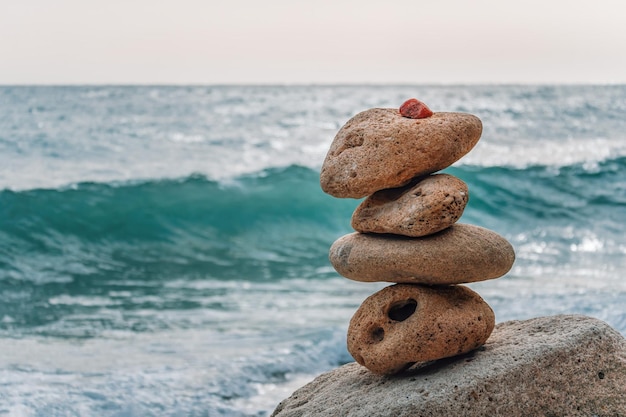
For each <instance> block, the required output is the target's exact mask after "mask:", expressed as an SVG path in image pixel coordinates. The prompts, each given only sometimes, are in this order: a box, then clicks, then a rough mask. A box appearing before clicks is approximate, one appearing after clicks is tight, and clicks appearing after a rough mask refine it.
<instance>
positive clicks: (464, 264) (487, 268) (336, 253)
mask: <svg viewBox="0 0 626 417" xmlns="http://www.w3.org/2000/svg"><path fill="white" fill-rule="evenodd" d="M329 258H330V262H331V263H332V265H333V267H334V268H335V269H336V270H337V272H339V273H340V274H341V275H343V276H344V277H346V278H350V279H353V280H355V281H363V282H373V281H388V282H397V283H415V284H429V285H435V284H438V285H445V284H460V283H466V282H475V281H483V280H488V279H493V278H498V277H500V276H502V275H504V274H506V273H507V272H508V271H509V270H510V269H511V267H512V266H513V262H514V261H515V252H514V250H513V247H512V246H511V244H510V243H509V242H508V241H507V240H506V239H505V238H503V237H502V236H500V235H498V234H497V233H496V232H493V231H491V230H489V229H485V228H483V227H480V226H474V225H470V224H462V223H455V224H453V225H452V226H450V227H448V228H447V229H444V230H442V231H441V232H438V233H435V234H432V235H429V236H424V237H406V236H397V235H389V234H385V235H378V234H372V233H359V232H355V233H351V234H348V235H345V236H342V237H340V238H339V239H337V240H336V241H335V242H334V243H333V244H332V246H331V247H330V254H329Z"/></svg>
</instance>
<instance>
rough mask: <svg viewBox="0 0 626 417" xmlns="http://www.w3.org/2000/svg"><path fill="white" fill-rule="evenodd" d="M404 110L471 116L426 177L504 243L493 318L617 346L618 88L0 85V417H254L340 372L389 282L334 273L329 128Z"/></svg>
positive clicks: (343, 212) (624, 200)
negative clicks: (557, 323) (462, 142)
mask: <svg viewBox="0 0 626 417" xmlns="http://www.w3.org/2000/svg"><path fill="white" fill-rule="evenodd" d="M413 97H415V98H418V99H420V100H421V101H423V102H425V103H426V104H427V105H428V106H429V107H430V108H431V109H432V110H433V111H457V112H468V113H472V114H474V115H476V116H478V117H479V118H480V119H481V120H482V122H483V134H482V137H481V139H480V141H479V142H478V144H477V145H476V147H475V148H474V149H473V150H472V151H471V152H470V153H468V154H467V155H466V156H464V157H463V158H462V159H460V160H459V161H458V162H456V163H455V164H453V165H452V166H451V167H449V168H447V169H445V170H444V171H445V172H448V173H450V174H452V175H455V176H457V177H459V178H461V179H462V180H463V181H465V182H466V183H467V185H468V187H469V193H470V198H469V203H468V205H467V208H466V210H465V213H464V214H463V216H462V218H461V219H460V222H462V223H471V224H476V225H479V226H483V227H486V228H489V229H491V230H493V231H495V232H497V233H499V234H500V235H502V236H503V237H505V238H506V239H508V240H509V241H510V242H511V244H512V245H513V247H514V248H515V251H516V261H515V264H514V266H513V268H512V269H511V271H510V272H509V273H508V274H506V275H505V276H504V277H502V278H500V279H495V280H489V281H484V282H480V283H475V284H469V286H470V287H471V288H472V289H474V290H475V291H477V292H478V293H479V294H480V295H481V296H482V297H483V298H484V299H485V301H487V302H488V303H489V304H490V305H491V306H492V308H493V310H494V312H495V314H496V321H497V322H503V321H507V320H523V319H528V318H531V317H537V316H544V315H554V314H585V315H588V316H592V317H596V318H598V319H601V320H604V321H605V322H607V323H608V324H610V325H611V326H613V327H614V328H615V329H616V330H617V331H619V332H621V333H622V334H624V335H626V276H625V274H626V272H625V271H626V85H275V86H269V85H265V86H210V85H207V86H30V87H29V86H4V87H0V416H4V415H6V416H11V417H27V416H28V417H30V416H33V417H35V416H37V417H55V416H64V417H65V416H81V417H84V416H87V417H90V416H98V417H113V416H115V417H135V416H187V417H191V416H210V417H223V416H224V417H226V416H228V417H244V416H245V417H249V416H258V417H260V416H268V415H269V414H270V413H271V412H272V410H273V409H274V408H275V407H276V405H277V404H278V403H279V402H280V401H281V400H282V399H284V398H286V397H288V396H289V395H290V394H291V393H292V392H293V391H294V390H295V389H296V388H298V387H299V386H301V385H303V384H305V383H307V382H309V381H311V380H312V379H313V378H315V377H316V376H317V375H319V374H321V373H323V372H325V371H328V370H331V369H333V368H335V367H338V366H340V365H342V364H345V363H348V362H351V361H352V360H353V359H352V358H351V357H350V355H349V353H348V352H347V349H346V330H347V326H348V322H349V320H350V318H351V317H352V315H353V314H354V312H355V311H356V309H357V308H358V306H359V305H360V303H361V302H362V301H363V300H364V299H365V298H367V297H368V296H369V295H371V294H372V293H374V292H376V291H378V290H380V289H382V288H383V287H384V286H386V285H389V284H386V283H385V284H383V283H359V282H355V281H350V280H348V279H345V278H343V277H341V276H339V275H338V274H337V273H336V272H335V271H334V269H333V268H332V266H331V265H330V263H329V261H328V249H329V247H330V245H331V244H332V243H333V241H334V240H336V239H337V238H339V237H340V236H342V235H344V234H347V233H350V232H352V229H351V226H350V218H351V215H352V212H353V210H354V209H355V208H356V206H357V205H358V204H359V202H360V201H359V200H354V199H338V198H334V197H331V196H329V195H326V194H324V193H323V192H322V191H321V189H320V186H319V171H320V167H321V164H322V162H323V160H324V157H325V155H326V152H327V150H328V148H329V146H330V143H331V142H332V140H333V138H334V136H335V134H336V133H337V131H338V130H339V129H340V128H341V127H342V126H343V124H344V123H345V122H346V121H348V120H349V119H350V118H351V117H352V116H354V115H355V114H357V113H358V112H360V111H363V110H366V109H368V108H372V107H392V108H397V107H399V106H400V105H401V104H402V103H403V102H404V101H405V100H407V99H409V98H413Z"/></svg>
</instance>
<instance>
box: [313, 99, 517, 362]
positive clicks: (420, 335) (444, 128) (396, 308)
mask: <svg viewBox="0 0 626 417" xmlns="http://www.w3.org/2000/svg"><path fill="white" fill-rule="evenodd" d="M481 133H482V123H481V121H480V119H478V118H477V117H475V116H473V115H471V114H466V113H444V112H441V113H440V112H437V113H433V112H432V111H430V109H428V107H426V105H424V104H423V103H421V102H419V101H417V100H415V99H411V100H408V101H407V102H406V103H404V104H403V105H402V106H401V107H400V110H398V109H387V108H374V109H370V110H366V111H364V112H362V113H359V114H357V115H356V116H354V117H353V118H352V119H350V120H349V121H348V122H347V123H346V124H345V125H344V126H343V127H342V128H341V129H340V130H339V132H338V133H337V136H336V137H335V139H334V141H333V143H332V144H331V146H330V150H329V151H328V155H327V156H326V159H325V160H324V164H323V166H322V169H321V174H320V183H321V186H322V189H323V190H324V191H325V192H327V193H328V194H331V195H333V196H335V197H340V198H362V197H367V198H366V199H365V200H363V202H362V203H361V204H360V205H359V206H358V207H357V209H356V210H355V212H354V214H353V216H352V227H353V228H354V229H355V230H356V232H355V233H351V234H348V235H346V236H343V237H341V238H339V239H338V240H337V241H336V242H335V243H333V245H332V247H331V248H330V261H331V263H332V264H333V266H334V268H335V269H336V270H337V272H339V273H340V274H341V275H343V276H344V277H346V278H349V279H353V280H356V281H364V282H375V281H384V282H392V283H395V285H391V286H388V287H386V288H383V289H382V290H380V291H378V292H376V293H375V294H373V295H371V296H370V297H369V298H367V299H366V300H365V301H364V302H363V303H362V304H361V306H360V307H359V309H358V310H357V312H356V313H355V315H354V316H353V317H352V319H351V321H350V325H349V329H348V351H349V352H350V354H351V355H352V356H353V357H354V359H355V360H356V361H357V362H358V363H360V364H361V365H364V366H365V367H367V368H368V369H370V370H371V371H372V372H375V373H377V374H393V373H396V372H399V371H402V370H404V369H406V368H408V367H410V366H412V365H413V364H415V363H417V362H425V361H433V360H437V359H441V358H446V357H451V356H455V355H459V354H463V353H466V352H469V351H471V350H473V349H476V348H477V347H479V346H481V345H482V344H483V343H485V341H486V340H487V339H488V338H489V335H490V334H491V332H492V330H493V328H494V325H495V316H494V313H493V310H492V309H491V308H490V307H489V305H488V304H487V303H485V301H484V300H483V299H482V298H481V297H480V296H479V295H478V294H477V293H476V292H474V291H473V290H471V289H469V288H468V287H467V286H463V285H459V284H463V283H469V282H476V281H482V280H487V279H493V278H498V277H500V276H502V275H504V274H506V273H507V272H508V271H509V269H510V268H511V267H512V265H513V262H514V260H515V253H514V251H513V248H512V246H511V245H510V244H509V242H507V241H506V239H504V238H503V237H501V236H499V235H498V234H496V233H495V232H493V231H490V230H488V229H485V228H482V227H478V226H474V225H469V224H458V223H456V221H457V220H458V219H459V218H460V217H461V214H462V213H463V210H464V209H465V205H466V204H467V201H468V198H469V194H468V189H467V185H466V184H465V183H464V182H463V181H461V180H460V179H459V178H456V177H454V176H452V175H449V174H444V173H436V172H437V171H440V170H442V169H444V168H446V167H448V166H450V165H451V164H453V163H454V162H455V161H457V160H458V159H460V158H461V157H462V156H463V155H465V154H466V153H468V152H469V151H470V150H471V149H472V148H473V147H474V145H475V144H476V143H477V142H478V139H479V138H480V135H481Z"/></svg>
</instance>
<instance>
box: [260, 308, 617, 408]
mask: <svg viewBox="0 0 626 417" xmlns="http://www.w3.org/2000/svg"><path fill="white" fill-rule="evenodd" d="M272 416H276V417H290V416H293V417H295V416H298V417H305V416H315V417H320V416H333V417H334V416H352V417H357V416H367V417H372V416H379V417H384V416H389V417H391V416H393V417H402V416H406V417H408V416H411V417H425V416H468V417H471V416H507V417H517V416H519V417H521V416H569V417H571V416H598V417H602V416H626V340H625V339H624V337H623V336H622V335H620V334H619V333H618V332H617V331H615V330H614V329H612V328H611V327H610V326H609V325H607V324H606V323H604V322H602V321H600V320H597V319H594V318H590V317H586V316H581V315H559V316H550V317H539V318H535V319H530V320H525V321H509V322H505V323H501V324H498V325H497V326H496V328H495V329H494V331H493V333H492V335H491V337H490V338H489V340H488V341H487V343H486V344H485V345H483V347H481V348H479V349H477V350H475V351H473V352H471V353H468V354H465V355H461V356H457V357H454V358H448V359H441V360H439V361H435V362H429V363H423V364H421V365H417V366H414V367H412V368H410V369H409V370H408V371H405V372H404V373H402V374H399V375H394V376H380V375H376V374H374V373H372V372H370V371H369V370H367V369H366V368H364V367H362V366H361V365H358V364H356V363H350V364H347V365H344V366H342V367H340V368H337V369H335V370H333V371H330V372H327V373H325V374H323V375H321V376H319V377H318V378H316V379H315V380H314V381H312V382H311V383H309V384H307V385H305V386H304V387H302V388H300V389H299V390H297V391H296V392H294V393H293V394H292V395H291V397H289V398H287V399H286V400H284V401H282V402H281V403H280V404H279V405H278V407H277V408H276V410H275V411H274V413H273V414H272Z"/></svg>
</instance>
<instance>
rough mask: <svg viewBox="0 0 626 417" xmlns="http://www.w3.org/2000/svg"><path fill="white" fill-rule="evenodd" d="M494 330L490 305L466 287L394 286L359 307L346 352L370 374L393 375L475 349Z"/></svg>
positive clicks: (349, 330) (376, 294) (353, 318)
mask: <svg viewBox="0 0 626 417" xmlns="http://www.w3.org/2000/svg"><path fill="white" fill-rule="evenodd" d="M494 325H495V316H494V314H493V311H492V310H491V308H490V307H489V305H487V303H485V301H484V300H483V299H482V298H481V297H480V296H479V295H478V294H477V293H476V292H474V291H472V290H470V289H469V288H467V287H464V286H461V285H453V286H445V287H427V286H422V285H411V284H396V285H392V286H389V287H386V288H384V289H382V290H380V291H378V292H376V293H374V294H372V295H371V296H370V297H368V298H367V299H366V300H365V301H364V302H363V303H362V304H361V306H360V307H359V309H358V310H357V311H356V313H355V314H354V316H353V317H352V319H351V320H350V326H349V328H348V351H349V352H350V354H351V355H352V357H353V358H354V359H355V360H356V361H357V362H358V363H359V364H361V365H363V366H365V367H366V368H368V369H369V370H371V371H372V372H375V373H377V374H392V373H396V372H398V371H401V370H402V369H405V368H407V367H409V366H411V365H412V364H414V363H415V362H423V361H431V360H435V359H441V358H447V357H450V356H455V355H459V354H462V353H466V352H469V351H471V350H473V349H476V348H477V347H479V346H481V345H482V344H483V343H485V340H487V338H488V337H489V335H490V334H491V331H492V330H493V327H494Z"/></svg>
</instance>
